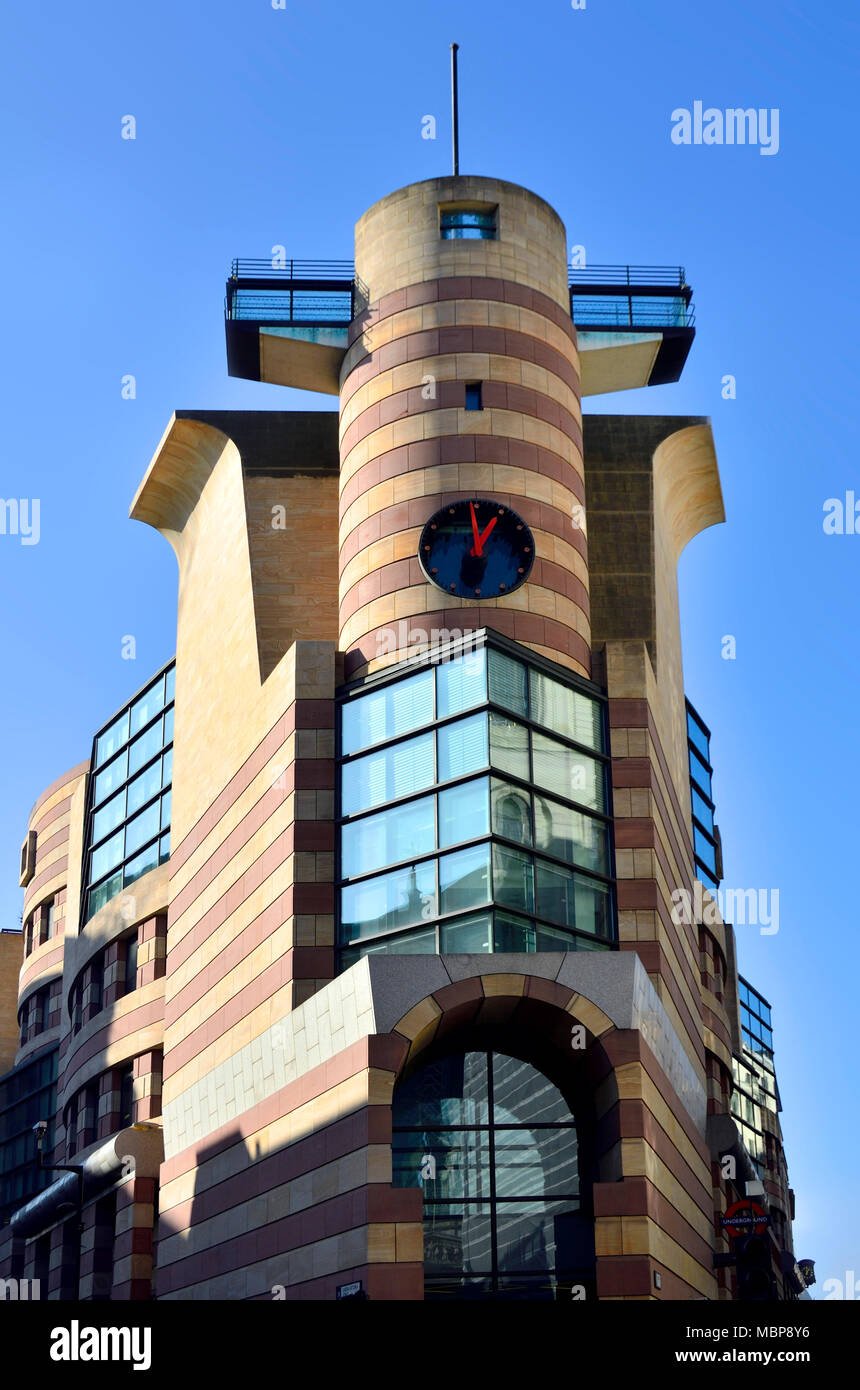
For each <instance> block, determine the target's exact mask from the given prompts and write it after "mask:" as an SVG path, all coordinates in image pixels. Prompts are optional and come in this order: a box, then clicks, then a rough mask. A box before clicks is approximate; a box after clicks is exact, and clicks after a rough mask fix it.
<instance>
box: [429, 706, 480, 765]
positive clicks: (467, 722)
mask: <svg viewBox="0 0 860 1390" xmlns="http://www.w3.org/2000/svg"><path fill="white" fill-rule="evenodd" d="M486 766H487V716H486V714H483V713H481V714H472V715H470V716H469V718H468V719H458V720H457V722H456V723H455V724H448V725H446V727H445V728H444V729H440V730H439V781H440V782H447V781H449V780H450V778H452V777H462V776H464V775H465V774H466V773H467V772H477V771H478V769H479V768H482V767H486Z"/></svg>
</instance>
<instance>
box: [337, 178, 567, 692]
mask: <svg viewBox="0 0 860 1390" xmlns="http://www.w3.org/2000/svg"><path fill="white" fill-rule="evenodd" d="M356 282H357V285H358V287H359V292H360V293H361V294H363V295H364V296H365V297H366V302H367V307H366V309H365V310H364V311H363V312H362V313H360V314H359V315H358V316H357V317H356V318H355V320H354V321H353V324H352V327H351V331H350V347H349V351H348V352H347V355H346V358H345V360H344V364H343V369H342V373H341V394H340V403H341V404H340V458H341V471H340V646H341V649H342V650H343V651H344V652H346V676H347V679H351V678H354V677H356V676H359V675H362V674H364V673H366V672H368V671H372V670H374V669H377V668H378V667H380V666H383V665H386V664H388V663H389V662H391V661H396V660H401V659H402V658H403V657H404V656H405V655H406V654H407V651H408V650H415V649H416V647H418V646H419V645H423V644H425V643H427V642H432V641H433V640H434V636H433V634H434V632H436V633H444V632H450V631H452V630H457V629H459V630H472V629H477V628H480V627H490V628H495V629H496V630H497V631H499V632H501V633H503V634H505V635H506V636H508V637H510V638H513V639H515V640H516V641H518V642H522V643H523V644H524V645H526V646H528V647H531V648H532V649H533V650H534V651H536V652H539V653H541V654H543V655H545V656H547V657H549V658H551V659H553V660H555V661H557V662H559V663H561V664H562V665H564V666H567V667H569V668H570V669H572V670H574V671H577V672H579V673H580V674H582V675H585V676H588V675H590V645H589V644H590V631H589V608H588V568H587V552H586V539H585V530H584V525H583V520H584V502H585V487H584V481H583V462H582V417H581V411H580V400H579V360H578V355H577V348H576V331H575V329H574V326H573V322H572V319H571V313H570V300H569V291H568V278H567V255H566V238H565V230H564V226H563V224H562V222H561V220H560V218H559V217H558V215H557V214H556V213H555V212H554V210H553V209H552V208H551V207H549V206H548V204H547V203H545V202H544V201H543V199H541V198H538V197H536V195H535V194H534V193H530V192H529V191H528V190H527V189H524V188H519V187H517V186H516V185H515V184H510V183H505V182H502V181H501V180H497V179H485V178H477V177H471V176H470V177H459V178H454V177H448V178H442V179H428V180H426V181H424V182H422V183H416V184H411V185H409V186H408V187H406V188H401V189H399V190H398V191H397V192H396V193H392V194H390V195H389V197H387V198H383V199H382V201H381V202H378V203H376V204H374V206H373V207H372V208H370V209H369V210H368V211H367V212H366V213H365V214H364V216H363V217H362V218H361V220H360V221H359V222H358V224H357V227H356ZM478 498H480V499H482V500H483V501H485V502H486V503H493V504H496V505H497V509H499V514H500V515H501V514H502V510H503V509H510V510H512V511H513V513H514V514H515V517H516V519H517V521H520V520H521V521H522V522H523V523H525V526H526V527H527V528H528V529H529V530H530V531H531V534H532V536H533V538H534V563H533V565H532V566H531V568H530V571H529V572H528V575H527V582H522V583H520V584H519V587H516V588H515V591H514V592H509V593H508V592H506V593H504V594H502V595H501V596H499V597H481V598H476V597H475V596H474V595H471V596H469V595H460V594H457V593H452V592H446V591H445V589H443V588H441V587H439V586H438V585H437V583H434V582H432V581H431V580H430V579H429V578H428V577H427V575H426V574H425V573H424V571H423V570H422V567H421V564H420V563H419V544H420V541H421V534H422V528H423V527H424V525H425V523H427V522H428V521H429V520H430V519H431V518H432V517H433V516H434V514H435V513H436V512H437V511H439V509H441V508H443V507H446V508H447V507H448V506H449V505H450V504H453V503H456V502H458V501H462V502H464V503H465V504H466V514H467V515H468V502H469V501H470V500H472V499H478ZM452 515H453V514H452ZM484 515H485V516H486V515H490V512H489V509H487V508H485V512H484ZM481 529H482V532H483V529H484V528H483V526H482V528H481ZM499 534H500V533H499ZM476 543H477V542H476ZM467 544H468V542H467ZM479 550H480V545H479ZM447 587H450V588H451V589H453V588H454V585H453V584H452V585H450V586H446V588H447ZM512 587H513V586H512Z"/></svg>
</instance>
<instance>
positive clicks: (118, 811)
mask: <svg viewBox="0 0 860 1390" xmlns="http://www.w3.org/2000/svg"><path fill="white" fill-rule="evenodd" d="M124 819H125V792H124V791H121V792H120V793H119V795H118V796H114V797H112V798H111V800H110V801H107V802H105V804H104V806H103V807H102V808H101V810H100V811H96V813H95V815H94V816H93V844H96V843H97V842H98V841H99V840H102V839H104V837H105V835H109V834H110V832H111V831H112V830H116V828H117V826H118V825H121V824H122V821H123V820H124Z"/></svg>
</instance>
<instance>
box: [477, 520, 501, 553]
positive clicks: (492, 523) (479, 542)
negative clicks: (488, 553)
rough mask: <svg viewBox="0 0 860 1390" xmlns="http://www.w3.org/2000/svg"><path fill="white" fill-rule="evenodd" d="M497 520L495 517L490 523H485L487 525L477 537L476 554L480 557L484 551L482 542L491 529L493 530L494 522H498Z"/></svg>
mask: <svg viewBox="0 0 860 1390" xmlns="http://www.w3.org/2000/svg"><path fill="white" fill-rule="evenodd" d="M498 519H499V518H498V517H497V516H494V517H493V519H492V521H490V522H488V523H487V525H486V526H485V527H484V529H483V531H482V532H481V534H480V536H479V537H478V540H477V546H478V554H479V555H482V554H483V551H484V542H485V540H486V539H487V537H488V535H489V534H490V532H491V531H492V529H493V527H494V526H495V524H496V522H497V521H498Z"/></svg>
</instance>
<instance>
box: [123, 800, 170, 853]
mask: <svg viewBox="0 0 860 1390" xmlns="http://www.w3.org/2000/svg"><path fill="white" fill-rule="evenodd" d="M160 829H161V818H160V815H159V805H158V802H157V801H156V802H154V803H153V805H152V806H149V807H147V809H146V810H145V811H142V812H141V814H140V815H139V816H135V818H134V820H130V821H129V823H128V825H127V826H126V829H125V846H126V854H134V852H135V850H137V849H140V846H141V845H143V844H145V843H146V841H147V840H151V839H152V838H153V837H154V836H155V835H157V834H158V832H159V830H160Z"/></svg>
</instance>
